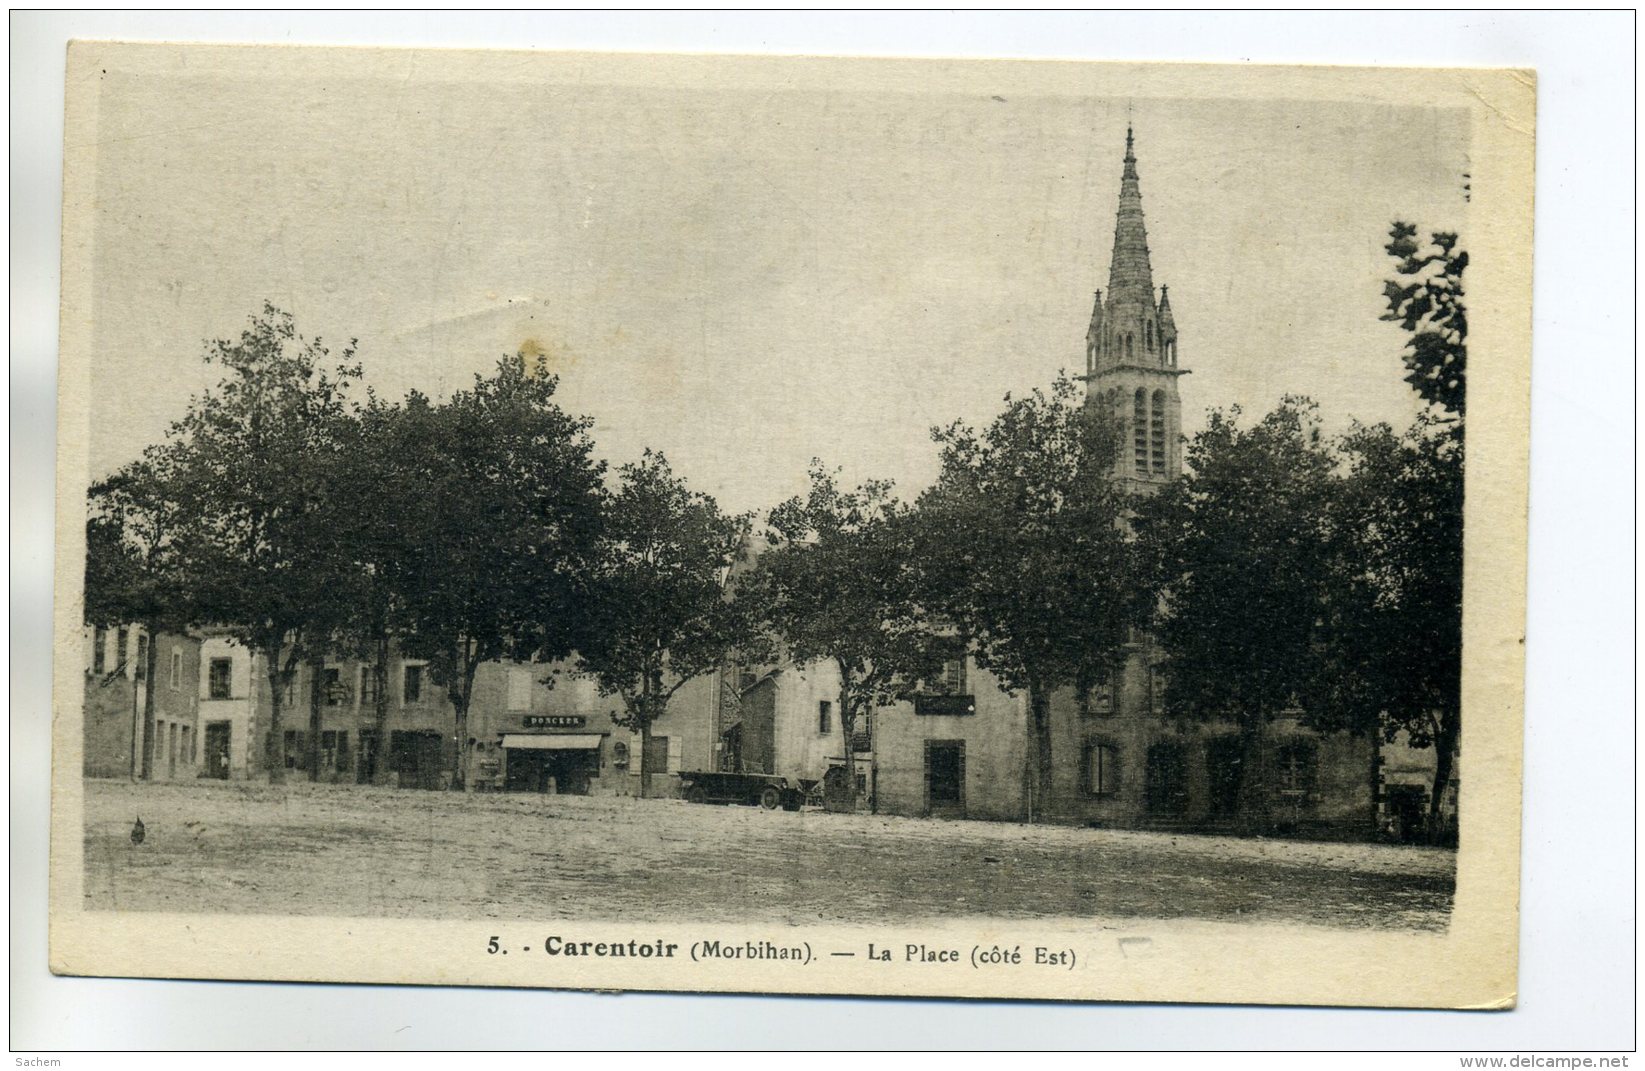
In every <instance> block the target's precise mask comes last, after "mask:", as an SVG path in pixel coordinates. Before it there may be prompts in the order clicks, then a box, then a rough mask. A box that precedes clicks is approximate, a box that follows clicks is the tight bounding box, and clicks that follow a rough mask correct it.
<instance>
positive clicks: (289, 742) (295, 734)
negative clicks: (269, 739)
mask: <svg viewBox="0 0 1645 1071" xmlns="http://www.w3.org/2000/svg"><path fill="white" fill-rule="evenodd" d="M307 743H308V741H307V739H306V734H305V733H303V732H302V731H301V730H299V729H287V730H286V738H285V760H286V769H288V770H295V769H297V768H298V767H299V766H301V765H303V753H304V752H305V751H306V750H307V748H306V747H305V745H306V744H307Z"/></svg>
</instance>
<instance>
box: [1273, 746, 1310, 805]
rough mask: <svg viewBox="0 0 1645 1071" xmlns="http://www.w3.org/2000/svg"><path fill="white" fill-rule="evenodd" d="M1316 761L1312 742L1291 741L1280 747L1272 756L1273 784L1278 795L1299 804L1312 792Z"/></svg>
mask: <svg viewBox="0 0 1645 1071" xmlns="http://www.w3.org/2000/svg"><path fill="white" fill-rule="evenodd" d="M1318 759H1319V754H1318V751H1317V750H1316V749H1315V747H1314V742H1313V741H1312V740H1292V741H1289V742H1288V743H1286V744H1283V745H1281V746H1280V748H1279V750H1278V752H1277V753H1276V754H1275V756H1274V782H1275V784H1276V785H1277V786H1278V787H1279V793H1280V795H1281V796H1283V797H1285V798H1287V799H1290V800H1295V801H1299V802H1300V801H1301V800H1302V799H1304V798H1305V797H1307V796H1308V794H1309V793H1311V792H1313V790H1314V775H1315V772H1316V771H1317V769H1318Z"/></svg>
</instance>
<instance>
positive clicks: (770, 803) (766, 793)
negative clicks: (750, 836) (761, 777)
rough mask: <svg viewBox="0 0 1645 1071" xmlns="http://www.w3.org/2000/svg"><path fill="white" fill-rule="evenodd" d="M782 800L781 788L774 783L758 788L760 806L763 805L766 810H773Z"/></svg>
mask: <svg viewBox="0 0 1645 1071" xmlns="http://www.w3.org/2000/svg"><path fill="white" fill-rule="evenodd" d="M782 802H783V793H782V789H780V788H778V787H777V786H776V785H766V786H765V788H763V789H761V790H760V806H761V807H764V808H765V809H766V810H768V811H774V810H776V809H777V808H778V807H780V806H782Z"/></svg>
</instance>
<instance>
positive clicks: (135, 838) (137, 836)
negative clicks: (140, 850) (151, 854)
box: [131, 815, 148, 845]
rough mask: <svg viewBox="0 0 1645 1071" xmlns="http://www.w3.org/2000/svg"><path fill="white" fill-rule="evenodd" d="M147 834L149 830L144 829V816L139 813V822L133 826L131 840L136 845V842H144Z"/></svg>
mask: <svg viewBox="0 0 1645 1071" xmlns="http://www.w3.org/2000/svg"><path fill="white" fill-rule="evenodd" d="M147 835H148V834H147V832H146V831H145V830H144V829H143V819H142V816H141V815H139V816H138V818H137V824H136V825H134V826H132V827H131V842H132V844H134V845H135V844H141V843H143V838H144V837H145V836H147Z"/></svg>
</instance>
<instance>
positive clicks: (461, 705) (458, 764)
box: [447, 640, 480, 792]
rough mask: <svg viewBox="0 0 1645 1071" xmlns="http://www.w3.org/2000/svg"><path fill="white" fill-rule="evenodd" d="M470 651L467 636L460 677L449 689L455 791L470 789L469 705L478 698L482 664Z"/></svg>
mask: <svg viewBox="0 0 1645 1071" xmlns="http://www.w3.org/2000/svg"><path fill="white" fill-rule="evenodd" d="M470 652H471V648H470V645H469V642H468V641H467V640H464V641H463V645H462V650H461V655H462V657H461V658H460V659H459V660H458V662H457V674H458V676H457V679H456V680H455V681H454V682H453V684H452V687H450V688H448V689H447V694H448V695H449V696H450V697H451V709H452V714H453V716H454V717H453V727H452V734H453V735H454V736H455V737H456V740H455V741H454V743H455V744H456V746H455V747H454V748H453V752H452V759H451V785H450V786H449V787H450V789H451V791H453V792H466V791H468V707H469V704H470V703H471V702H473V700H474V674H475V673H477V672H479V669H480V664H479V663H478V662H476V661H475V660H474V657H473V655H472V654H471V653H470Z"/></svg>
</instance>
